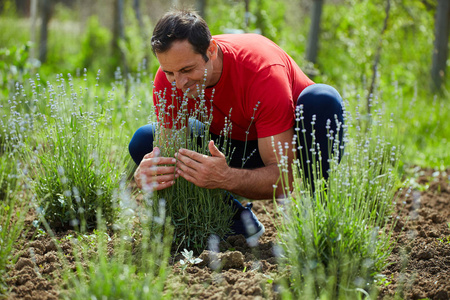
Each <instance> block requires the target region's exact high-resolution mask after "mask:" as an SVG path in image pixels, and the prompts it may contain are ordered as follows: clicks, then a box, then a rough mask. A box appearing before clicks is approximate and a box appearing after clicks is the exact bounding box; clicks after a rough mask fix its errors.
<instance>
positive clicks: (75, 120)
mask: <svg viewBox="0 0 450 300" xmlns="http://www.w3.org/2000/svg"><path fill="white" fill-rule="evenodd" d="M86 93H87V92H86V91H85V90H83V89H82V90H81V91H80V92H78V91H76V90H75V88H74V87H73V85H72V82H71V80H70V77H69V80H68V82H66V81H65V79H64V78H63V77H62V76H57V86H55V87H54V86H53V85H52V84H51V83H47V88H43V89H42V91H39V92H33V94H34V95H35V96H36V98H37V100H38V101H40V102H45V103H47V108H48V110H49V113H48V114H44V113H40V112H36V113H35V114H34V120H35V122H36V124H39V126H40V127H39V129H38V130H36V131H37V132H36V134H35V136H36V137H35V139H36V141H33V140H28V147H27V149H26V150H27V151H26V152H25V156H24V159H25V160H26V161H29V162H30V174H29V175H30V176H31V178H32V180H33V186H34V190H35V192H36V196H37V199H38V203H37V206H38V210H40V211H42V213H43V215H44V216H45V218H46V220H47V221H48V222H49V223H50V224H51V226H52V227H53V228H67V227H69V226H75V227H77V228H79V227H78V225H83V227H84V228H95V222H96V210H97V209H98V208H100V209H101V210H102V212H103V217H104V219H105V220H106V222H108V223H111V222H112V221H113V219H114V217H115V215H116V211H117V209H116V208H115V205H114V203H113V201H112V193H113V190H114V188H115V187H117V185H118V183H119V181H120V178H121V176H122V173H123V170H124V169H123V167H122V166H123V165H124V163H123V159H124V158H125V157H126V155H125V153H124V150H123V149H126V147H125V145H121V144H120V142H123V139H122V140H121V138H120V136H121V133H120V131H117V132H114V131H110V130H109V127H111V111H110V110H108V109H107V106H106V107H105V106H103V105H101V104H99V103H98V102H97V107H96V109H94V110H93V111H89V110H85V107H84V106H83V104H82V101H80V98H81V99H83V97H85V94H86ZM93 99H95V98H94V97H93ZM80 102H81V103H80ZM81 223H82V224H81Z"/></svg>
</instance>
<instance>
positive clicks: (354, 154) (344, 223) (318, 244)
mask: <svg viewBox="0 0 450 300" xmlns="http://www.w3.org/2000/svg"><path fill="white" fill-rule="evenodd" d="M301 114H302V112H301V110H300V111H298V118H297V119H298V120H300V122H299V123H298V128H299V130H297V132H298V133H299V137H298V139H300V138H302V131H301V128H302V127H303V126H302V123H301V122H302V121H301V120H302V118H301ZM383 115H384V113H383V112H382V110H377V109H375V113H374V115H373V118H372V119H371V123H370V124H368V125H367V126H361V124H360V123H359V121H360V119H359V116H358V115H356V117H355V118H354V119H353V118H352V115H351V114H350V112H346V118H345V124H346V125H344V126H342V127H341V128H342V129H341V130H344V141H345V153H344V156H343V158H342V161H341V162H340V163H338V155H337V153H338V148H339V147H340V146H342V145H339V143H338V142H337V134H338V133H330V145H332V146H333V147H332V149H333V153H332V154H333V156H332V157H333V158H332V159H331V160H330V170H329V178H328V180H324V179H321V174H322V172H323V171H322V170H320V168H318V167H316V168H313V169H314V171H313V173H314V189H313V188H312V187H311V184H310V183H309V181H308V180H304V179H303V176H304V175H303V171H302V168H301V160H302V159H303V160H304V161H306V159H305V158H301V157H299V158H298V159H296V160H295V162H294V166H295V167H294V168H293V169H294V171H293V173H294V187H293V192H292V193H291V194H286V197H287V204H286V205H285V206H284V207H280V209H281V212H282V214H283V216H284V218H283V219H282V225H281V226H280V227H279V232H280V234H279V237H280V240H281V244H282V247H283V249H284V259H285V262H286V263H287V264H289V265H290V272H291V277H290V286H289V292H288V293H286V294H285V296H286V298H287V299H291V298H292V299H315V298H321V299H358V298H365V297H366V296H369V295H370V297H372V296H373V294H375V293H376V289H375V288H374V287H375V286H376V282H375V276H376V274H378V273H379V272H380V271H381V270H382V269H383V268H384V266H385V264H386V258H387V257H388V255H389V253H390V248H389V247H390V245H391V242H390V239H389V238H390V232H385V230H384V229H382V226H383V225H384V224H385V223H386V221H387V220H388V218H389V217H390V213H391V209H392V199H393V198H394V196H393V195H394V191H395V189H396V188H397V186H396V184H397V180H398V179H397V175H396V172H397V166H398V149H397V147H396V146H394V144H393V143H392V142H391V141H389V139H388V138H386V135H385V134H386V132H388V131H393V128H392V123H391V124H387V125H386V124H382V123H380V122H379V121H380V120H381V119H382V116H383ZM364 122H366V121H364ZM387 126H389V128H386V127H387ZM338 127H339V126H338ZM349 127H350V128H351V127H353V128H351V130H349ZM364 128H365V129H364ZM386 129H387V131H386ZM348 132H352V133H353V135H349V134H348ZM294 144H295V143H294ZM314 148H315V147H312V149H311V151H310V152H311V153H310V155H311V156H310V163H312V164H314V165H316V163H317V162H319V161H320V159H321V157H320V156H321V154H320V150H317V149H316V150H314ZM294 150H295V149H294ZM284 167H285V168H286V166H284ZM287 180H288V177H287V176H285V179H284V182H285V184H287V183H288V182H287Z"/></svg>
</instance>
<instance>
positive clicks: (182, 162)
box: [177, 141, 230, 189]
mask: <svg viewBox="0 0 450 300" xmlns="http://www.w3.org/2000/svg"><path fill="white" fill-rule="evenodd" d="M208 147H209V152H210V153H211V156H207V155H203V154H200V153H198V152H195V151H192V150H187V149H180V150H179V151H178V153H177V174H178V175H180V176H181V177H183V178H184V179H186V180H187V181H189V182H192V183H193V184H195V185H196V186H199V187H202V188H207V189H215V188H226V187H225V185H224V183H225V181H226V180H227V179H228V178H227V172H228V171H229V169H230V167H229V166H228V164H227V161H226V158H225V155H224V154H223V153H222V152H220V151H219V149H217V147H216V146H215V145H214V141H210V142H209V144H208Z"/></svg>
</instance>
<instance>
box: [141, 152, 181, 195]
mask: <svg viewBox="0 0 450 300" xmlns="http://www.w3.org/2000/svg"><path fill="white" fill-rule="evenodd" d="M159 153H160V150H159V148H158V147H155V148H153V151H152V152H150V153H148V154H146V155H145V156H144V158H143V159H142V161H141V163H140V164H139V166H138V168H137V169H136V172H134V180H135V181H136V184H137V186H138V187H139V188H140V189H143V190H144V191H148V192H150V191H159V190H162V189H165V188H168V187H170V186H172V185H173V184H174V183H175V179H176V178H178V177H179V175H178V174H176V173H175V163H176V159H175V158H173V157H159Z"/></svg>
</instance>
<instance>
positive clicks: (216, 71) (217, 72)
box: [208, 45, 223, 87]
mask: <svg viewBox="0 0 450 300" xmlns="http://www.w3.org/2000/svg"><path fill="white" fill-rule="evenodd" d="M217 48H218V51H219V53H218V55H217V59H216V60H214V61H213V74H212V75H213V76H212V78H213V80H212V82H213V84H212V85H211V86H208V87H213V86H215V85H216V84H217V83H218V82H219V80H220V77H221V76H222V71H223V52H222V49H220V46H219V45H217Z"/></svg>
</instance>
